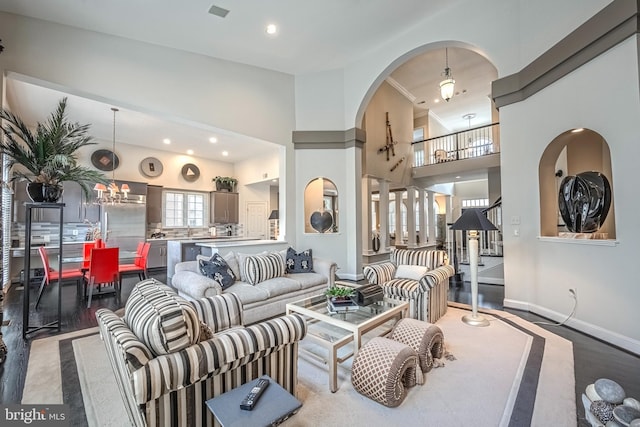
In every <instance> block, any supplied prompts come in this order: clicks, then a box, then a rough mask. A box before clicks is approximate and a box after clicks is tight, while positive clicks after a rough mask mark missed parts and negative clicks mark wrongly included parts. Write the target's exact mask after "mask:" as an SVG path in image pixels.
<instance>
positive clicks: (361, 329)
mask: <svg viewBox="0 0 640 427" xmlns="http://www.w3.org/2000/svg"><path fill="white" fill-rule="evenodd" d="M408 310H409V303H408V302H406V301H396V300H386V299H385V300H382V301H379V302H376V303H374V304H370V305H367V306H360V307H358V308H357V309H354V310H349V311H346V312H338V313H333V312H331V311H330V310H329V307H328V305H327V298H326V297H325V296H324V295H318V296H314V297H310V298H305V299H303V300H300V301H296V302H293V303H290V304H287V314H289V313H299V314H302V315H303V316H305V317H306V318H307V322H308V330H307V336H306V337H305V339H309V340H310V341H313V342H314V343H316V344H319V345H321V346H322V347H324V348H325V349H326V350H327V352H328V360H326V362H327V364H328V365H329V389H330V390H331V392H336V391H337V390H338V378H337V377H338V372H337V368H338V363H343V362H344V361H345V360H347V359H349V358H350V357H352V356H353V355H355V353H357V351H358V349H359V348H360V347H361V345H362V336H363V335H364V334H366V333H367V332H369V331H372V330H374V329H376V328H379V327H381V326H383V325H384V324H385V323H387V322H389V321H391V320H394V319H400V318H402V317H405V316H406V315H407V314H408ZM389 330H390V328H386V329H384V330H383V331H382V333H383V334H384V333H386V332H388V331H389ZM349 343H353V351H352V352H349V353H347V354H341V355H340V356H339V355H338V351H339V350H340V349H341V348H342V347H344V346H346V345H347V344H349ZM314 355H315V356H318V355H316V354H314Z"/></svg>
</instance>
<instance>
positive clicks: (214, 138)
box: [209, 136, 218, 144]
mask: <svg viewBox="0 0 640 427" xmlns="http://www.w3.org/2000/svg"><path fill="white" fill-rule="evenodd" d="M209 142H210V143H212V144H215V143H216V142H218V138H216V137H215V136H212V137H211V138H209Z"/></svg>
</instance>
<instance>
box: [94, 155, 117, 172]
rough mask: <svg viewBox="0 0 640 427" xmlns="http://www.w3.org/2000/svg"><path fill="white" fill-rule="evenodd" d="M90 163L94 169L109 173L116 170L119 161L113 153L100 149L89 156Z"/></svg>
mask: <svg viewBox="0 0 640 427" xmlns="http://www.w3.org/2000/svg"><path fill="white" fill-rule="evenodd" d="M91 163H92V164H93V166H95V167H96V169H100V170H101V171H105V172H109V171H112V170H114V169H118V166H119V165H120V159H119V158H118V155H117V154H115V153H114V152H113V151H111V150H106V149H100V150H96V151H94V152H93V153H92V154H91Z"/></svg>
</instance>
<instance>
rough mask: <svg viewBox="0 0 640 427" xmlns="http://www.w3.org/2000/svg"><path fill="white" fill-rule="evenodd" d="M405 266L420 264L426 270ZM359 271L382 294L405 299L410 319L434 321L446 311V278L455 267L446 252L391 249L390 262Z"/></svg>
mask: <svg viewBox="0 0 640 427" xmlns="http://www.w3.org/2000/svg"><path fill="white" fill-rule="evenodd" d="M408 266H423V267H426V269H423V270H426V271H418V272H416V271H411V268H410V267H408ZM401 272H405V274H402V273H401ZM406 272H408V273H409V274H406ZM363 273H364V277H365V278H366V279H367V280H368V281H369V283H373V284H377V285H380V286H381V287H382V291H383V293H384V296H385V297H387V298H392V299H399V300H402V301H408V302H409V313H410V316H411V317H412V318H414V319H418V320H424V321H427V322H430V323H435V322H436V321H437V320H438V319H439V318H440V317H442V316H443V315H444V314H445V313H446V312H447V297H448V291H449V277H451V276H453V275H454V274H455V270H454V268H453V267H452V266H450V265H449V256H448V255H447V252H446V251H420V250H412V249H392V251H391V256H390V261H386V262H382V263H378V264H369V265H366V266H364V268H363ZM399 273H400V274H399Z"/></svg>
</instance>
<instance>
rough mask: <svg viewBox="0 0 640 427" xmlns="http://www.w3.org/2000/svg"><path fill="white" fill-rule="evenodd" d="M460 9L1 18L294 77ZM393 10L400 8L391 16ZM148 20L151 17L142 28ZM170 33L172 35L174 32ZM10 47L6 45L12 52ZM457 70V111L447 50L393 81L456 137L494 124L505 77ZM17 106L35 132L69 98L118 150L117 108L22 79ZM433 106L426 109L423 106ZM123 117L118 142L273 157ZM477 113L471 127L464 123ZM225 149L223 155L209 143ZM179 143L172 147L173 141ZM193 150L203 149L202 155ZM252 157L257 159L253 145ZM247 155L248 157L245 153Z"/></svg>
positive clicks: (328, 0)
mask: <svg viewBox="0 0 640 427" xmlns="http://www.w3.org/2000/svg"><path fill="white" fill-rule="evenodd" d="M457 1H458V0H430V1H424V0H396V1H394V2H389V1H383V0H325V1H323V2H308V1H299V0H271V1H264V0H245V1H242V2H237V1H232V0H215V1H214V2H212V1H211V0H206V1H203V0H190V1H188V2H179V1H175V0H174V1H170V0H155V1H153V2H151V1H148V0H147V1H142V0H109V1H97V0H93V1H87V0H48V1H46V2H43V1H41V0H0V11H6V12H11V13H16V14H21V15H26V16H30V17H33V18H39V19H44V20H48V21H53V22H57V23H61V24H65V25H70V26H74V27H79V28H84V29H88V30H92V31H98V32H103V33H107V34H112V35H117V36H121V37H126V38H130V39H135V40H139V41H144V42H148V43H153V44H156V45H161V46H166V47H171V48H175V49H181V50H185V51H189V52H194V53H199V54H203V55H209V56H214V57H217V58H223V59H228V60H232V61H237V62H241V63H245V64H250V65H254V66H258V67H263V68H267V69H272V70H277V71H282V72H285V73H290V74H299V73H305V72H315V71H320V70H324V69H332V68H338V67H344V66H345V65H346V64H348V63H349V62H352V61H355V60H357V59H358V58H359V57H361V56H363V55H365V54H367V53H368V52H370V51H371V50H372V49H374V48H379V47H380V46H381V45H384V44H385V43H389V42H392V41H393V40H394V39H395V38H397V37H399V36H400V35H401V34H403V33H404V32H405V31H406V30H407V29H408V28H410V27H412V26H415V25H417V24H418V23H419V22H420V21H421V20H423V19H424V17H425V15H427V14H438V13H440V12H442V11H443V10H446V9H447V8H448V7H450V6H451V4H453V3H455V2H457ZM212 4H215V5H216V6H220V7H222V8H225V9H229V10H230V12H229V14H228V15H227V17H226V18H220V17H217V16H214V15H211V14H209V13H208V9H209V7H210V6H211V5H212ZM391 5H392V7H390V6H391ZM140 17H144V19H141V18H140ZM268 23H275V24H277V25H278V27H279V33H278V34H277V35H276V36H269V35H267V34H266V33H265V27H266V25H267V24H268ZM167 29H170V30H167ZM7 44H8V43H7V41H6V40H5V45H7ZM448 53H449V66H450V68H451V69H452V71H453V77H454V78H455V80H456V93H457V95H456V96H454V98H452V99H451V100H450V101H449V102H448V103H447V102H444V101H442V100H440V101H439V102H438V103H435V102H434V100H435V99H438V98H439V96H438V92H439V86H438V83H439V82H440V80H442V72H443V70H444V67H445V53H444V49H439V50H434V51H429V52H426V53H423V54H422V55H420V56H418V57H415V58H413V59H411V60H409V61H408V62H406V63H405V64H404V65H402V66H400V67H399V68H398V69H396V70H395V71H394V72H393V73H392V74H391V77H392V78H393V79H394V80H395V81H396V82H398V83H399V85H400V86H401V87H402V88H404V90H405V91H406V92H407V94H408V95H409V97H411V98H414V99H415V109H416V113H417V114H420V113H421V112H422V111H426V110H427V109H429V110H430V113H431V114H432V115H433V116H434V117H436V118H437V119H439V120H440V121H441V123H442V124H443V126H445V127H446V128H448V129H449V130H450V131H457V130H461V129H466V128H467V127H468V126H469V125H471V126H472V127H474V126H478V125H481V124H486V123H490V122H491V102H490V99H489V94H490V90H491V89H490V85H491V81H492V80H495V78H497V72H496V70H495V68H494V67H493V66H492V65H491V64H490V63H489V62H488V61H486V59H484V58H483V57H481V56H480V55H478V54H476V53H474V52H472V51H469V50H465V49H459V48H449V52H448ZM7 95H8V101H9V105H10V106H11V107H12V108H14V109H15V111H16V112H18V113H19V114H21V115H23V116H24V117H26V118H27V120H28V121H30V122H32V123H35V122H36V121H42V120H44V119H45V118H46V116H47V115H48V114H49V112H50V111H52V110H53V109H54V108H55V105H56V104H57V102H58V100H59V99H60V98H61V97H62V96H68V97H69V116H70V118H71V119H72V120H75V121H78V122H80V123H91V124H92V128H91V133H92V135H94V136H95V137H96V138H97V139H103V140H107V141H111V139H112V132H113V123H112V120H113V113H112V112H111V107H112V106H114V105H111V104H109V103H104V102H98V101H95V100H88V99H86V98H81V97H77V96H73V95H68V94H63V93H61V92H58V91H56V90H54V89H51V88H43V87H40V86H38V85H34V84H32V82H28V81H21V79H9V82H8V86H7ZM421 101H424V103H420V102H421ZM115 106H116V107H118V108H120V112H119V113H118V114H117V129H116V139H117V142H124V143H130V144H134V145H142V146H147V147H149V148H153V149H165V150H168V151H172V152H178V153H182V154H184V153H185V152H186V150H187V149H188V148H191V149H193V150H194V151H195V153H194V155H196V156H201V157H205V158H215V159H216V160H220V159H221V157H220V154H219V153H220V152H221V151H222V150H227V151H229V157H228V158H226V159H224V160H226V161H229V162H231V163H234V162H237V161H240V160H243V159H244V158H246V157H244V156H246V155H247V153H251V155H256V154H260V153H257V152H256V149H257V150H262V149H264V150H269V149H271V150H273V149H274V148H273V145H270V144H268V143H264V142H261V141H257V140H255V139H252V138H248V137H245V136H242V135H234V134H231V133H230V132H226V131H224V130H221V129H213V128H210V127H206V126H203V125H200V124H194V123H176V121H175V120H174V119H172V120H168V119H167V118H161V117H157V116H154V115H152V114H145V113H142V112H139V111H135V108H134V107H131V108H129V109H127V108H123V107H122V106H119V105H115ZM468 113H474V114H476V117H475V118H474V119H472V120H471V123H469V122H468V121H467V120H466V119H463V118H462V116H463V115H465V114H468ZM210 136H216V137H218V139H219V140H220V142H219V143H218V144H216V145H215V149H212V148H211V147H213V146H212V145H211V144H209V143H208V142H207V141H208V139H209V137H210ZM167 137H169V138H171V139H172V144H171V145H170V146H166V145H164V144H162V142H161V141H162V139H163V138H167ZM187 141H202V142H199V143H197V144H196V145H195V146H194V145H193V143H191V142H187ZM247 144H248V145H250V146H251V147H252V148H251V150H247V149H245V148H246V145H247ZM243 153H244V154H243Z"/></svg>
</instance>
